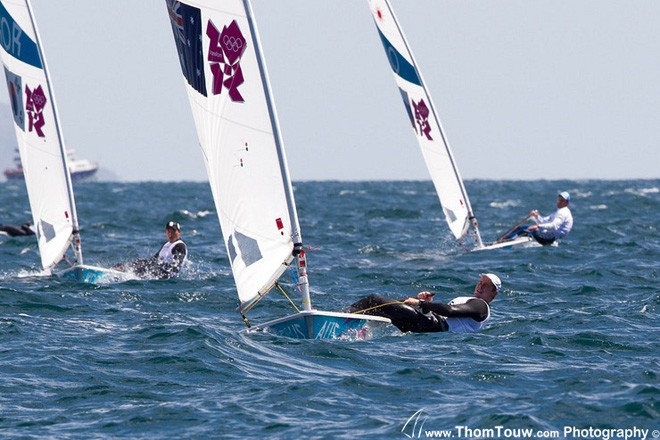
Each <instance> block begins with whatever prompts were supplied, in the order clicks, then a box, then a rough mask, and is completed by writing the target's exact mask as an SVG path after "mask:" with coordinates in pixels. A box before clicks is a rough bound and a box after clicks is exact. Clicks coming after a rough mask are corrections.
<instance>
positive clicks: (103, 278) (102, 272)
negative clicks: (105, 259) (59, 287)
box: [55, 265, 128, 283]
mask: <svg viewBox="0 0 660 440" xmlns="http://www.w3.org/2000/svg"><path fill="white" fill-rule="evenodd" d="M55 275H56V276H57V277H58V278H62V279H64V280H72V281H80V282H83V283H113V282H118V281H124V280H126V279H127V277H128V274H126V273H124V272H120V271H118V270H113V269H105V268H102V267H96V266H87V265H81V266H74V267H71V268H69V269H66V270H64V271H62V272H57V273H56V274H55Z"/></svg>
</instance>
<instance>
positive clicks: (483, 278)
mask: <svg viewBox="0 0 660 440" xmlns="http://www.w3.org/2000/svg"><path fill="white" fill-rule="evenodd" d="M501 289H502V282H501V281H500V278H499V277H498V276H497V275H495V274H492V273H485V274H481V275H480V277H479V282H478V283H477V285H476V286H475V288H474V294H473V295H472V296H459V297H458V298H454V299H453V300H451V301H450V302H449V303H448V304H443V303H434V302H432V299H433V295H434V294H432V293H430V292H420V293H418V294H417V296H416V297H414V298H412V297H411V298H406V299H404V300H400V301H392V300H390V299H387V298H385V297H382V296H379V295H369V296H367V297H365V298H362V299H361V300H359V301H358V302H356V303H354V304H352V305H351V306H350V307H348V308H347V309H346V310H345V311H347V312H350V313H364V314H365V315H375V316H383V317H385V318H389V319H390V320H391V321H392V324H393V325H394V326H396V327H397V328H398V329H399V330H401V331H402V332H413V333H426V332H445V331H450V332H456V333H472V332H476V331H479V330H480V329H482V328H483V327H484V325H485V324H486V322H488V320H489V319H490V305H489V304H490V302H491V301H492V300H493V299H494V298H495V296H497V294H498V293H499V292H500V290H501Z"/></svg>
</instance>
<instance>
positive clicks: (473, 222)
mask: <svg viewBox="0 0 660 440" xmlns="http://www.w3.org/2000/svg"><path fill="white" fill-rule="evenodd" d="M384 1H385V4H386V5H387V8H388V9H389V12H390V14H391V15H392V18H393V20H394V24H395V25H396V27H397V31H398V32H399V35H400V36H401V39H402V40H403V44H404V45H405V46H406V50H407V51H408V54H409V55H410V60H411V61H412V65H413V67H414V68H415V72H416V73H417V76H418V77H419V81H420V83H421V85H422V89H423V90H424V95H425V96H426V99H427V101H428V103H429V106H430V107H431V113H432V114H433V118H434V119H435V121H436V123H437V124H438V127H439V128H440V135H441V136H442V141H443V145H444V146H445V150H446V152H447V155H448V157H449V161H450V163H451V166H452V169H453V171H454V174H455V176H456V179H457V181H458V184H459V187H460V190H461V195H462V196H463V200H465V205H466V208H467V212H468V220H469V221H470V224H471V225H472V227H473V228H474V231H475V234H476V240H477V246H478V247H479V248H482V247H483V246H484V244H483V241H482V240H481V234H480V233H479V226H478V223H477V218H476V216H475V215H474V212H473V211H472V205H471V204H470V199H469V197H468V195H467V190H466V189H465V185H464V184H463V179H462V178H461V174H460V172H459V171H458V167H457V166H456V161H455V160H454V155H453V153H452V151H451V148H450V147H449V142H448V141H447V138H446V137H445V130H444V128H443V127H442V123H441V122H440V119H439V118H438V114H437V112H436V110H435V105H434V104H433V100H432V99H431V96H430V94H429V92H428V89H427V87H426V82H425V81H424V78H423V77H422V73H421V71H420V69H419V68H418V67H417V61H415V57H414V55H413V53H412V50H411V49H410V45H409V44H408V40H407V39H406V37H405V35H404V34H403V30H402V29H401V26H400V25H399V20H398V19H397V18H396V15H395V14H394V10H393V9H392V6H391V5H390V2H389V0H384ZM376 28H378V23H376Z"/></svg>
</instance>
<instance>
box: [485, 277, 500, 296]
mask: <svg viewBox="0 0 660 440" xmlns="http://www.w3.org/2000/svg"><path fill="white" fill-rule="evenodd" d="M481 276H482V277H488V278H489V279H490V280H491V281H492V282H493V285H494V286H495V290H497V293H500V290H502V281H501V280H500V277H498V276H497V275H495V274H494V273H482V274H481Z"/></svg>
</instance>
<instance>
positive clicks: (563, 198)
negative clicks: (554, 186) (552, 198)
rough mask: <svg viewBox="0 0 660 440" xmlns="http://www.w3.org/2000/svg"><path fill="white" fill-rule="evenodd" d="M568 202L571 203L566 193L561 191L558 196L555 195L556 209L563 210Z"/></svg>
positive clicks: (569, 196)
mask: <svg viewBox="0 0 660 440" xmlns="http://www.w3.org/2000/svg"><path fill="white" fill-rule="evenodd" d="M570 201H571V195H570V194H569V193H568V191H562V192H560V193H559V194H557V207H558V208H563V207H564V206H568V204H569V202H570Z"/></svg>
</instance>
